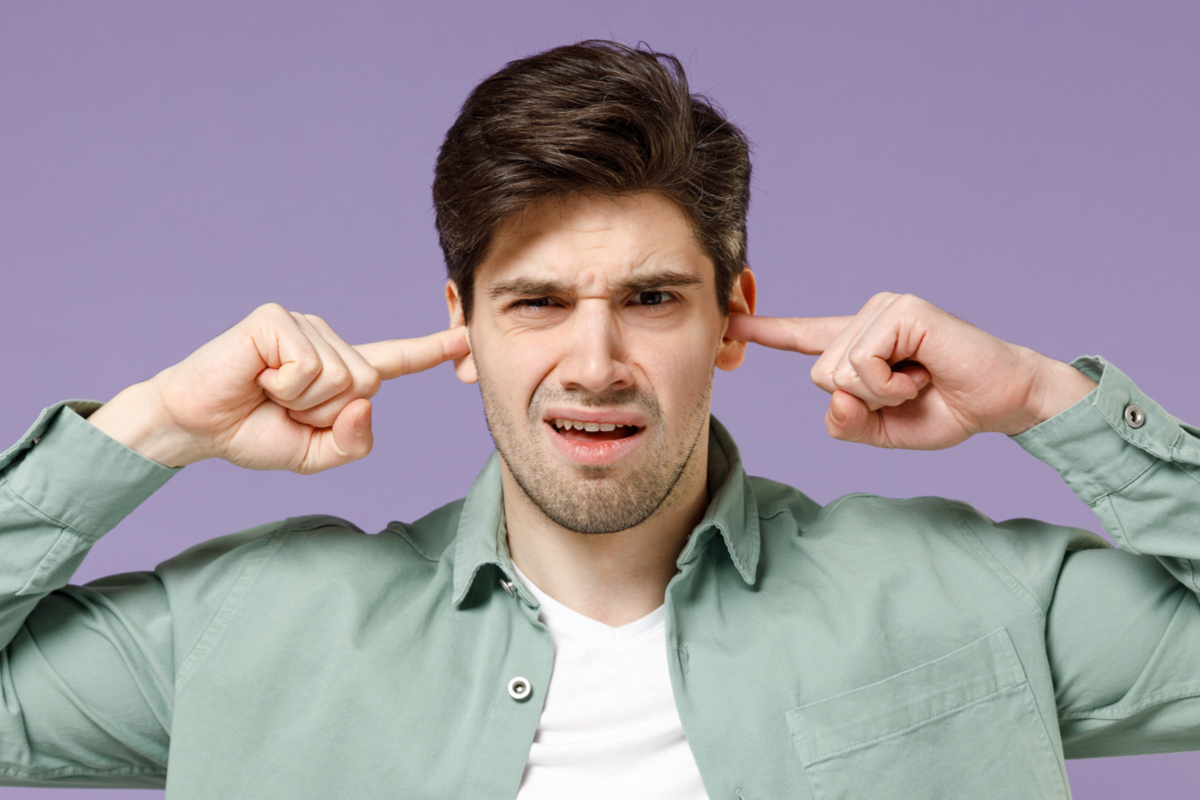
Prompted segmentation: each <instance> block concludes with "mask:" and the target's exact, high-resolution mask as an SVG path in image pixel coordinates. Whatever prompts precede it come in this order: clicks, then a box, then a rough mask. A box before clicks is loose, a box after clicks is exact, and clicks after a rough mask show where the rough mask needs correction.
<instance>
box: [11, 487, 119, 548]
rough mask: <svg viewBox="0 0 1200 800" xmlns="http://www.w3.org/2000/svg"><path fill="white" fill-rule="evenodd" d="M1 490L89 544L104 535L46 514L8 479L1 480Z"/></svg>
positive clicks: (89, 519)
mask: <svg viewBox="0 0 1200 800" xmlns="http://www.w3.org/2000/svg"><path fill="white" fill-rule="evenodd" d="M0 488H7V489H8V491H9V492H10V493H11V494H12V496H13V497H15V498H17V499H18V500H20V501H21V502H22V503H24V504H25V505H26V507H28V508H29V509H30V510H31V511H34V512H36V513H37V515H38V516H40V517H41V518H42V519H45V520H47V521H48V522H53V523H54V524H55V525H57V526H59V527H62V528H65V529H67V530H69V531H72V532H74V533H77V534H79V535H80V536H82V537H83V538H84V539H86V540H88V541H89V542H93V543H95V542H96V541H98V540H99V539H100V537H101V536H103V535H104V534H93V533H88V532H87V531H85V530H81V529H80V528H79V527H77V526H75V525H72V524H70V523H69V522H65V521H63V520H61V519H59V518H58V517H56V516H54V515H53V514H50V513H48V512H46V511H45V510H43V509H42V508H41V506H38V505H37V504H36V503H34V502H33V501H32V500H29V499H28V498H27V497H25V495H23V494H21V493H20V492H19V491H17V487H15V486H13V484H12V481H10V480H8V478H4V479H0ZM88 521H89V522H93V523H94V522H95V520H92V519H91V518H90V517H89V518H88ZM96 527H100V526H98V525H97V526H96Z"/></svg>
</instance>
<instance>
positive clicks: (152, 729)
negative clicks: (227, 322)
mask: <svg viewBox="0 0 1200 800" xmlns="http://www.w3.org/2000/svg"><path fill="white" fill-rule="evenodd" d="M465 347H466V340H465V336H463V332H462V330H461V329H459V330H450V331H445V332H443V333H440V334H434V335H433V336H428V337H424V338H422V339H415V340H397V341H389V342H379V343H375V344H371V345H361V346H359V347H357V348H351V347H349V346H348V345H346V344H345V343H344V342H342V341H341V340H340V339H339V338H337V337H336V334H334V333H333V332H332V331H331V330H329V329H328V326H326V325H325V324H324V323H323V322H322V321H321V320H319V319H318V318H315V317H304V316H302V315H293V314H289V313H288V312H286V311H284V310H283V309H281V308H279V307H278V306H265V307H263V308H262V309H259V310H258V311H256V312H255V313H254V314H252V315H251V316H250V317H248V318H247V319H246V320H243V321H242V322H241V323H239V324H238V325H236V326H234V327H233V328H231V329H230V330H229V331H226V332H225V333H223V334H222V335H221V336H219V337H218V338H217V339H215V340H213V341H212V342H209V343H208V344H206V345H205V346H204V347H202V348H200V350H198V351H196V353H193V354H192V355H191V356H189V358H188V359H186V360H185V361H183V362H181V363H179V364H176V365H175V366H173V367H171V368H169V369H167V370H164V371H163V372H162V373H160V374H159V375H157V376H155V377H154V378H152V379H151V380H149V381H146V382H145V383H142V384H138V385H136V386H134V387H130V389H127V390H125V391H124V392H122V393H121V394H120V395H118V396H117V397H116V398H114V399H113V400H112V401H110V403H108V404H106V405H105V406H103V407H100V409H99V410H96V407H97V404H95V403H75V404H70V405H71V406H73V407H74V408H77V409H79V411H80V412H81V413H76V412H75V411H74V410H72V408H70V407H67V405H65V404H60V405H59V406H55V407H54V408H51V409H47V411H46V412H44V413H43V415H42V417H41V418H39V420H38V422H37V423H36V424H35V425H34V427H33V428H32V429H31V430H30V431H29V432H28V433H27V434H26V435H25V436H24V437H23V438H22V439H21V441H20V442H19V443H18V444H17V445H16V446H15V447H13V448H12V449H10V450H9V451H7V452H6V453H5V454H4V455H3V456H0V553H3V558H2V559H0V647H3V648H4V649H3V652H2V653H0V783H7V784H17V785H21V784H44V783H56V784H67V785H87V786H161V785H162V782H163V779H164V775H165V770H166V762H167V751H168V747H169V741H170V734H169V732H170V730H171V708H172V704H173V693H174V682H175V674H176V669H177V668H178V666H179V665H178V663H177V661H178V660H179V658H178V656H179V653H180V652H181V651H182V652H184V653H186V652H187V650H188V648H189V647H190V645H191V644H194V642H193V643H189V642H187V641H177V639H178V638H179V628H178V625H177V619H176V617H177V616H178V611H179V609H178V608H176V609H174V611H175V613H174V614H173V613H172V608H171V606H170V604H169V603H168V601H167V597H166V594H165V591H164V588H163V585H162V582H161V581H160V580H159V578H158V577H157V576H156V575H155V574H153V573H134V574H129V575H120V576H115V577H113V578H108V579H105V580H102V581H96V582H94V583H92V584H89V585H88V586H83V587H76V586H68V585H67V583H68V581H69V579H70V576H71V574H72V573H73V572H74V570H75V569H76V568H77V567H78V565H79V564H80V563H81V562H82V560H83V558H84V556H85V555H86V553H87V551H88V549H89V548H90V547H91V545H92V544H93V543H94V542H95V541H96V540H97V539H98V538H99V537H100V536H101V535H103V534H104V533H106V532H107V531H108V530H109V529H111V528H112V527H113V526H115V525H116V524H117V523H118V522H119V521H120V519H122V518H123V517H124V516H125V515H126V514H127V513H129V512H130V511H131V510H132V509H133V508H135V507H136V506H137V505H138V504H139V503H140V502H142V501H143V500H144V499H145V498H146V497H148V496H149V495H150V494H151V493H153V492H154V491H155V490H156V489H157V488H158V487H160V486H161V485H162V484H163V483H164V482H165V481H166V480H167V479H168V478H169V477H170V476H171V475H172V474H174V472H175V471H176V470H175V469H171V468H170V467H179V466H182V465H184V464H188V463H193V462H195V461H198V460H200V459H202V458H209V457H220V458H225V459H226V460H229V461H231V462H233V463H237V464H241V465H243V466H248V467H253V468H259V469H292V470H295V471H299V472H315V471H317V470H320V469H325V468H328V467H331V466H337V465H339V464H342V463H346V462H348V461H351V460H354V459H355V458H359V457H362V456H363V455H366V453H367V452H368V451H369V449H370V445H371V433H370V402H369V399H368V398H369V397H370V396H371V395H372V394H374V392H375V391H376V390H377V389H378V387H379V383H380V381H381V380H383V379H386V378H390V377H396V376H398V375H401V374H404V373H406V372H414V371H418V370H420V369H427V368H429V367H432V366H434V365H435V364H437V363H440V362H441V361H442V360H446V359H449V358H456V357H458V356H460V355H461V354H462V351H464V350H465ZM82 415H88V418H87V419H84V417H83V416H82ZM168 465H169V466H168ZM242 538H243V539H244V538H245V537H242ZM239 541H240V540H239ZM192 561H195V559H194V558H193V559H192V560H191V561H189V563H192ZM235 578H236V575H232V576H230V575H226V574H224V573H220V574H215V575H214V576H212V579H211V581H210V582H211V583H213V584H214V588H213V596H220V595H221V593H222V592H221V589H220V583H221V581H226V580H232V579H235ZM191 610H192V611H194V610H195V609H191ZM192 616H197V617H202V616H204V615H203V614H193V615H192ZM183 638H186V633H185V635H184V637H183Z"/></svg>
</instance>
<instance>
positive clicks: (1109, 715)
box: [1058, 683, 1200, 722]
mask: <svg viewBox="0 0 1200 800" xmlns="http://www.w3.org/2000/svg"><path fill="white" fill-rule="evenodd" d="M1197 696H1200V683H1189V684H1185V685H1184V686H1179V687H1176V688H1175V689H1172V690H1170V691H1162V692H1158V693H1156V694H1152V695H1150V696H1149V697H1147V698H1146V699H1145V700H1143V701H1142V702H1140V703H1133V704H1129V705H1115V706H1105V708H1107V709H1110V710H1108V711H1103V710H1101V709H1099V708H1092V709H1086V710H1083V711H1071V712H1069V713H1066V714H1059V715H1058V718H1059V719H1060V720H1083V719H1097V720H1105V721H1107V722H1115V721H1118V720H1122V719H1125V718H1126V717H1130V716H1132V715H1134V714H1137V713H1138V712H1140V711H1145V710H1146V709H1147V708H1150V707H1151V706H1156V705H1159V704H1160V703H1165V702H1168V701H1170V700H1180V699H1182V698H1186V697H1197Z"/></svg>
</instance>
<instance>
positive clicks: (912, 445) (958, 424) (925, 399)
mask: <svg viewBox="0 0 1200 800" xmlns="http://www.w3.org/2000/svg"><path fill="white" fill-rule="evenodd" d="M726 336H728V337H729V338H731V339H738V340H741V341H746V342H754V343H755V344H761V345H765V346H767V347H774V348H777V349H781V350H793V351H795V352H798V353H805V354H807V355H816V356H820V358H818V359H817V362H816V364H814V365H813V368H812V379H813V383H815V384H816V385H817V386H819V387H821V388H822V389H824V390H825V391H827V392H829V393H830V394H831V395H832V397H831V398H830V401H829V410H828V412H826V414H825V427H826V429H827V430H828V431H829V435H830V436H832V437H834V438H835V439H844V440H846V441H850V442H862V443H864V444H870V445H874V446H876V447H901V448H906V449H912V450H937V449H940V448H944V447H952V446H954V445H956V444H958V443H959V442H961V441H963V440H965V439H967V438H968V437H970V436H973V435H974V434H976V433H982V432H984V431H999V432H1001V433H1006V434H1009V435H1015V434H1018V433H1021V432H1023V431H1026V430H1028V429H1029V428H1032V427H1033V426H1034V425H1037V424H1038V423H1039V422H1042V421H1043V420H1046V419H1049V418H1050V417H1052V416H1054V415H1055V414H1057V413H1058V412H1059V411H1062V410H1063V409H1066V408H1067V407H1069V406H1071V405H1072V404H1074V403H1075V402H1076V401H1078V400H1079V399H1081V398H1083V397H1084V396H1085V395H1086V394H1087V393H1088V392H1090V391H1091V390H1092V389H1093V388H1095V386H1096V384H1095V382H1094V381H1092V380H1091V379H1090V378H1088V377H1087V376H1086V375H1084V374H1083V373H1081V372H1079V371H1078V370H1076V369H1074V368H1072V367H1071V366H1069V365H1068V364H1064V363H1063V362H1061V361H1056V360H1054V359H1052V358H1047V357H1046V356H1043V355H1041V354H1040V353H1037V352H1035V351H1033V350H1030V349H1029V348H1027V347H1020V346H1018V345H1013V344H1009V343H1008V342H1005V341H1002V340H1000V339H997V338H996V337H995V336H992V335H991V334H989V333H986V332H985V331H982V330H980V329H979V328H976V327H975V326H974V325H971V324H970V323H968V322H964V321H963V320H961V319H958V318H957V317H955V316H953V315H951V314H947V313H946V312H945V311H942V310H941V309H940V308H937V307H936V306H934V305H932V304H930V303H927V302H926V301H924V300H922V299H920V298H918V297H914V296H913V295H907V294H905V295H899V294H891V293H886V292H885V293H882V294H877V295H875V296H874V297H872V298H871V299H870V300H869V301H868V302H867V304H866V305H865V306H863V308H862V310H861V311H859V312H858V314H856V315H855V316H852V317H795V318H779V317H756V316H751V315H748V314H737V313H733V314H730V319H729V330H728V332H727V333H726Z"/></svg>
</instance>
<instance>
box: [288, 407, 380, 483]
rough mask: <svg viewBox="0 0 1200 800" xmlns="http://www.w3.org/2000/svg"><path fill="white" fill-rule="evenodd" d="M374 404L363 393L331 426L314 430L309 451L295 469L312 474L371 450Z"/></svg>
mask: <svg viewBox="0 0 1200 800" xmlns="http://www.w3.org/2000/svg"><path fill="white" fill-rule="evenodd" d="M371 408H372V407H371V401H370V400H368V399H366V398H365V397H360V398H359V399H357V400H355V401H354V402H352V403H348V404H347V405H346V407H345V408H343V409H342V411H341V413H340V414H338V415H337V419H335V420H334V421H333V426H332V427H330V428H324V429H321V430H316V431H313V436H312V439H311V440H310V441H309V445H308V452H307V453H305V455H304V460H303V462H302V463H301V464H300V467H299V468H298V469H297V470H296V471H297V472H303V473H305V474H312V473H314V472H320V471H321V470H325V469H329V468H330V467H340V466H341V465H342V464H349V463H350V462H351V461H357V460H358V459H360V458H363V457H364V456H366V455H367V454H368V453H370V452H371V447H372V446H373V445H374V443H375V437H374V435H373V434H372V433H371Z"/></svg>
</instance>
